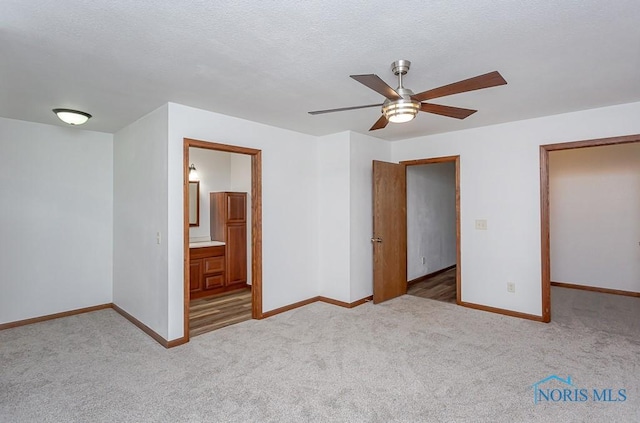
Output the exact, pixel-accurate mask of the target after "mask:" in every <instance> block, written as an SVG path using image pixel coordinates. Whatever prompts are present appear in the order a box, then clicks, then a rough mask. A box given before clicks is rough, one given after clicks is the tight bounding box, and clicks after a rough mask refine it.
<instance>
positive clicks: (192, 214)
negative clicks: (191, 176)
mask: <svg viewBox="0 0 640 423" xmlns="http://www.w3.org/2000/svg"><path fill="white" fill-rule="evenodd" d="M192 166H193V165H192ZM189 226H200V181H189Z"/></svg>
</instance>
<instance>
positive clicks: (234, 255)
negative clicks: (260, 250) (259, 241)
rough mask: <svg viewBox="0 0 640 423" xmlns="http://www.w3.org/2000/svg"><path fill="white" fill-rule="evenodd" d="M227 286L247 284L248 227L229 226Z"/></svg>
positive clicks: (240, 225)
mask: <svg viewBox="0 0 640 423" xmlns="http://www.w3.org/2000/svg"><path fill="white" fill-rule="evenodd" d="M226 254H227V260H226V261H227V268H226V269H225V271H226V272H227V279H226V280H227V285H234V284H240V283H247V227H246V225H245V224H244V223H243V224H239V225H227V251H226Z"/></svg>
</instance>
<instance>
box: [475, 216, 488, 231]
mask: <svg viewBox="0 0 640 423" xmlns="http://www.w3.org/2000/svg"><path fill="white" fill-rule="evenodd" d="M476 229H477V230H479V231H486V230H487V219H476Z"/></svg>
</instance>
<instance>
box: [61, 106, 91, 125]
mask: <svg viewBox="0 0 640 423" xmlns="http://www.w3.org/2000/svg"><path fill="white" fill-rule="evenodd" d="M53 113H55V114H56V115H57V116H58V118H60V120H61V121H63V122H64V123H68V124H69V125H82V124H83V123H85V122H86V121H88V120H89V118H90V117H91V115H90V114H89V113H85V112H81V111H79V110H72V109H53Z"/></svg>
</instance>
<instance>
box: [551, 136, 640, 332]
mask: <svg viewBox="0 0 640 423" xmlns="http://www.w3.org/2000/svg"><path fill="white" fill-rule="evenodd" d="M635 142H640V134H636V135H627V136H622V137H611V138H597V139H591V140H584V141H574V142H566V143H557V144H546V145H541V146H540V232H541V233H540V248H541V262H542V281H541V285H542V321H543V322H545V323H549V322H550V321H551V254H550V250H551V244H550V230H549V225H550V223H549V219H550V216H549V152H551V151H559V150H573V149H577V148H588V147H602V146H607V145H616V144H631V143H635Z"/></svg>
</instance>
